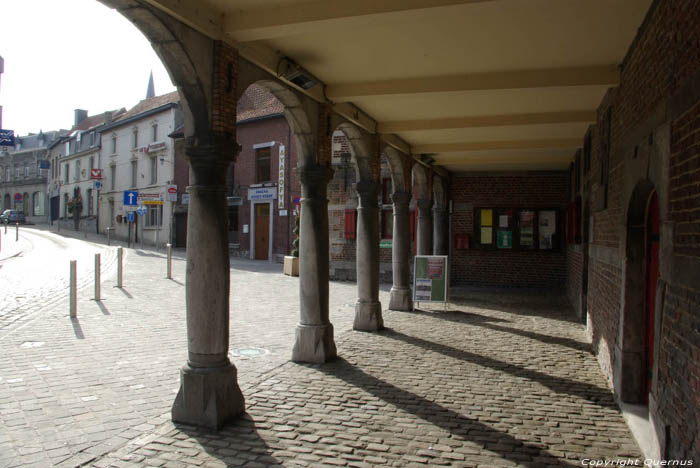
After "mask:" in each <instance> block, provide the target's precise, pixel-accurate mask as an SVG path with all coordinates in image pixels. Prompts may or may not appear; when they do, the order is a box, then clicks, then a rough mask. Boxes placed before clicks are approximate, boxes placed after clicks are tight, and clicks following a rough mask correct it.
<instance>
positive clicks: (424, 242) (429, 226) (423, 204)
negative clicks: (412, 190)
mask: <svg viewBox="0 0 700 468" xmlns="http://www.w3.org/2000/svg"><path fill="white" fill-rule="evenodd" d="M432 206H433V201H432V200H429V199H424V198H423V199H419V200H418V239H417V241H416V243H417V246H416V247H417V248H416V251H417V252H416V253H417V255H432V254H433V240H432V234H433V213H432Z"/></svg>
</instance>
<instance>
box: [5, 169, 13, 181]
mask: <svg viewBox="0 0 700 468" xmlns="http://www.w3.org/2000/svg"><path fill="white" fill-rule="evenodd" d="M11 177H12V173H11V172H10V168H9V167H8V168H7V169H5V181H6V182H9V181H10V178H11Z"/></svg>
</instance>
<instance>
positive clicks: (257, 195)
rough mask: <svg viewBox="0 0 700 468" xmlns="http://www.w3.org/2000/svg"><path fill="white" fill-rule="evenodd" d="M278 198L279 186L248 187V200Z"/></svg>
mask: <svg viewBox="0 0 700 468" xmlns="http://www.w3.org/2000/svg"><path fill="white" fill-rule="evenodd" d="M276 198H277V187H257V188H249V189H248V200H250V201H260V200H274V199H276Z"/></svg>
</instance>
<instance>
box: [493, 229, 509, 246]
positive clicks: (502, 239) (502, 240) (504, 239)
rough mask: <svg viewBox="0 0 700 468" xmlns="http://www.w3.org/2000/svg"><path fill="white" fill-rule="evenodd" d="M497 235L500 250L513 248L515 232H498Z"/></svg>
mask: <svg viewBox="0 0 700 468" xmlns="http://www.w3.org/2000/svg"><path fill="white" fill-rule="evenodd" d="M496 235H497V246H498V248H499V249H512V248H513V231H498V232H497V233H496Z"/></svg>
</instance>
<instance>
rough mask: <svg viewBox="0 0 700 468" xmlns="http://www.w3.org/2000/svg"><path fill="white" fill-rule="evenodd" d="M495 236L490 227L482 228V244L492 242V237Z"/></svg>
mask: <svg viewBox="0 0 700 468" xmlns="http://www.w3.org/2000/svg"><path fill="white" fill-rule="evenodd" d="M492 237H493V235H492V231H491V228H490V227H482V228H481V243H482V244H491V238H492Z"/></svg>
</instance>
